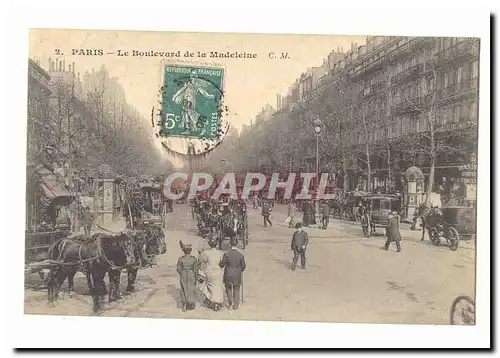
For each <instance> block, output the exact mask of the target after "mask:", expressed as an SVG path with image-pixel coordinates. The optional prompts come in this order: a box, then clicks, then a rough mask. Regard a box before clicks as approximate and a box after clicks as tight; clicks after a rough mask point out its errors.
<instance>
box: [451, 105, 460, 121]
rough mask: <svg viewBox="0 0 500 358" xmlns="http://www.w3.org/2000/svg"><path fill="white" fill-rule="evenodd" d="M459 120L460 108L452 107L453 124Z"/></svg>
mask: <svg viewBox="0 0 500 358" xmlns="http://www.w3.org/2000/svg"><path fill="white" fill-rule="evenodd" d="M459 119H460V106H455V107H453V112H452V118H451V120H452V121H453V122H458V121H459Z"/></svg>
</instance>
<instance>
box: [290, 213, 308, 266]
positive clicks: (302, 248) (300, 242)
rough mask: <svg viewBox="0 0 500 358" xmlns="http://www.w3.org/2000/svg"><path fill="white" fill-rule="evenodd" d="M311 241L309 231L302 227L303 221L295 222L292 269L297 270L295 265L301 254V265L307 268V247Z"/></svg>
mask: <svg viewBox="0 0 500 358" xmlns="http://www.w3.org/2000/svg"><path fill="white" fill-rule="evenodd" d="M308 243H309V236H308V235H307V232H305V231H304V229H303V228H302V223H301V222H298V223H297V224H295V231H294V233H293V237H292V244H291V249H292V251H293V261H292V267H291V268H292V270H293V271H295V267H297V261H298V260H299V256H300V265H301V266H302V269H305V268H306V249H307V244H308Z"/></svg>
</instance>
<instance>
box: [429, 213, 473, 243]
mask: <svg viewBox="0 0 500 358" xmlns="http://www.w3.org/2000/svg"><path fill="white" fill-rule="evenodd" d="M441 213H442V215H436V218H435V220H433V221H431V223H430V233H429V237H430V240H431V242H432V243H433V244H434V245H436V246H439V245H440V244H441V239H445V240H446V244H447V246H448V247H449V248H450V249H451V250H453V251H455V250H457V249H458V245H459V243H460V240H461V239H473V238H475V235H476V211H475V209H474V208H472V207H463V206H444V207H442V208H441Z"/></svg>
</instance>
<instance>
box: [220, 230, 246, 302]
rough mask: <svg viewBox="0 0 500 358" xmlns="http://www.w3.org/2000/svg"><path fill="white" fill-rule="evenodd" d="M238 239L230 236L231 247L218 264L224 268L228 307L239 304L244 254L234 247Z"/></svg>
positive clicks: (244, 266)
mask: <svg viewBox="0 0 500 358" xmlns="http://www.w3.org/2000/svg"><path fill="white" fill-rule="evenodd" d="M237 245H238V241H237V240H236V238H231V249H230V250H229V251H228V252H226V253H225V254H224V256H222V260H221V262H220V263H219V266H220V267H221V268H223V269H224V285H225V286H226V293H227V298H228V301H229V309H231V307H232V308H233V309H235V310H237V309H238V307H239V304H240V287H241V284H242V281H243V280H242V276H243V271H245V269H246V267H247V266H246V263H245V256H243V254H242V253H241V252H239V251H238V250H236V247H237Z"/></svg>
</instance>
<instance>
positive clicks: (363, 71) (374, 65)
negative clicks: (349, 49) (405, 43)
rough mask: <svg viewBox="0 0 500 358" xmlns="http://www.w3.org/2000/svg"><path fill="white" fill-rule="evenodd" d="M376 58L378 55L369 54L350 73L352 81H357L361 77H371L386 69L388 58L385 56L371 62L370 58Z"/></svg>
mask: <svg viewBox="0 0 500 358" xmlns="http://www.w3.org/2000/svg"><path fill="white" fill-rule="evenodd" d="M374 56H376V53H372V54H368V56H366V57H365V58H364V59H363V60H362V61H360V62H359V64H358V65H357V66H356V67H354V68H353V69H352V70H351V71H350V77H351V80H353V81H356V80H357V79H359V78H360V77H362V76H367V75H370V74H372V73H374V72H376V71H378V70H381V69H382V68H383V67H384V65H385V63H386V62H387V57H386V56H385V55H384V56H380V57H378V58H377V59H375V60H372V61H370V57H374Z"/></svg>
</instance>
